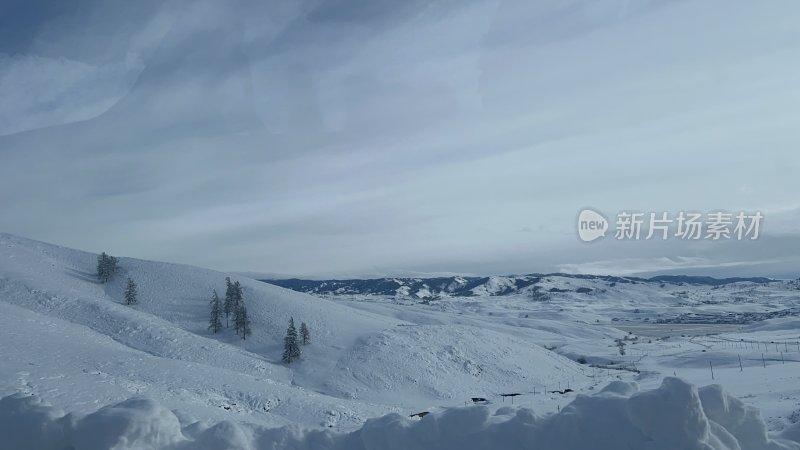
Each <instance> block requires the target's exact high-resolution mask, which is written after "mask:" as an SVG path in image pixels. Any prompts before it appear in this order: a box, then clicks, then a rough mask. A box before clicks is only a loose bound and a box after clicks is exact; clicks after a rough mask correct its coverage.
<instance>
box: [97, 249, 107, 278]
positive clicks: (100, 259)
mask: <svg viewBox="0 0 800 450" xmlns="http://www.w3.org/2000/svg"><path fill="white" fill-rule="evenodd" d="M107 260H108V255H106V252H103V253H100V254H99V255H97V279H98V280H100V282H101V283H105V282H106V281H107V279H106V261H107Z"/></svg>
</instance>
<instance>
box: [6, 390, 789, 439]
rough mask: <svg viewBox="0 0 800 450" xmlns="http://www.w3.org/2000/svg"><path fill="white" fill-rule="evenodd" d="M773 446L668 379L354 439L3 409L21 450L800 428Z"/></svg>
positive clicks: (731, 401)
mask: <svg viewBox="0 0 800 450" xmlns="http://www.w3.org/2000/svg"><path fill="white" fill-rule="evenodd" d="M783 435H784V437H785V438H786V439H771V438H770V437H769V436H768V435H767V434H766V432H765V427H764V422H763V421H762V420H761V416H760V414H759V412H758V410H756V409H755V408H752V407H748V406H746V405H744V404H743V403H742V402H741V401H740V400H738V399H736V398H735V397H732V396H730V395H729V394H727V393H726V392H725V391H723V390H722V389H721V388H720V387H719V386H718V385H711V386H706V387H703V388H700V389H698V388H696V387H695V386H693V385H691V384H689V383H686V382H685V381H683V380H681V379H679V378H666V379H664V382H663V384H662V385H661V386H660V387H659V388H657V389H653V390H646V391H639V390H638V387H637V385H636V384H635V383H626V382H613V383H611V384H609V385H608V386H606V387H605V388H604V389H603V390H602V391H601V392H599V393H597V394H594V395H591V396H583V395H582V396H579V397H577V398H576V399H575V400H574V401H573V402H572V403H570V404H569V405H567V406H566V407H564V408H563V410H562V411H560V412H559V413H557V414H550V415H546V416H538V415H537V414H536V413H535V412H534V411H532V410H530V409H526V408H513V407H506V408H502V409H500V410H497V411H496V412H495V413H494V414H493V415H492V413H491V411H490V410H489V408H487V407H485V406H472V407H465V408H452V409H448V410H446V411H444V412H441V413H434V414H429V415H426V416H424V417H422V418H421V419H420V420H414V419H409V418H407V417H404V416H401V415H398V414H390V415H386V416H384V417H381V418H378V419H372V420H369V421H367V422H366V423H365V424H364V426H363V427H361V428H360V429H358V430H355V431H353V432H350V433H334V432H330V431H308V430H302V429H297V428H294V427H285V428H278V429H270V428H265V427H258V426H251V425H240V424H235V423H232V422H220V423H216V424H214V423H200V422H195V423H189V424H187V423H184V422H182V421H181V420H180V418H179V417H178V416H176V415H175V414H174V413H173V412H172V411H170V410H169V409H166V408H164V407H163V406H161V405H160V404H158V403H157V402H155V401H153V400H147V399H139V398H137V399H130V400H126V401H124V402H121V403H118V404H116V405H110V406H107V407H104V408H102V409H100V410H98V411H96V412H93V413H91V414H89V415H86V416H76V415H71V414H70V415H64V413H63V412H62V411H60V410H58V409H56V408H52V407H50V406H47V405H46V404H43V403H42V402H41V400H40V399H39V398H37V397H34V396H22V395H15V396H9V397H5V398H3V399H0V440H2V442H4V443H5V445H10V446H11V447H12V448H14V449H16V450H29V449H30V450H62V449H64V448H79V449H81V450H106V449H110V448H114V449H145V448H147V449H152V450H157V449H170V450H183V449H186V450H188V449H192V450H215V449H222V448H226V449H240V450H251V449H252V450H256V449H277V448H281V449H295V450H303V449H308V450H401V449H417V448H435V449H441V450H448V449H454V450H455V449H459V450H470V449H475V450H479V449H481V450H483V449H490V448H493V449H494V448H497V449H500V448H502V449H505V450H516V449H520V450H522V449H538V450H586V449H590V448H591V449H597V450H611V449H615V450H616V449H625V448H631V449H651V450H676V449H681V450H694V449H696V450H701V449H702V450H743V449H746V450H797V449H800V442H798V441H793V440H789V438H791V437H793V436H794V437H797V436H798V435H800V425H798V426H795V427H794V428H791V429H789V430H787V431H786V432H784V433H783Z"/></svg>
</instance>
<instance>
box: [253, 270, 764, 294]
mask: <svg viewBox="0 0 800 450" xmlns="http://www.w3.org/2000/svg"><path fill="white" fill-rule="evenodd" d="M559 278H561V279H566V280H567V281H568V280H570V279H573V280H587V281H589V282H595V283H597V284H598V286H599V285H600V284H601V283H602V284H603V285H609V284H636V283H653V284H658V285H660V284H675V285H681V284H691V285H700V286H722V285H726V284H732V283H770V282H774V281H776V280H773V279H770V278H763V277H753V278H712V277H703V276H688V275H660V276H656V277H652V278H638V277H616V276H609V275H572V274H563V273H551V274H528V275H507V276H489V277H464V276H450V277H435V278H374V279H350V280H301V279H297V278H290V279H263V280H261V281H263V282H265V283H269V284H274V285H276V286H281V287H284V288H287V289H292V290H295V291H298V292H305V293H309V294H318V295H385V296H393V297H410V298H420V299H426V298H435V297H439V296H450V297H473V296H479V295H489V296H498V295H511V294H532V293H535V292H537V291H539V290H542V289H543V288H545V286H544V284H543V283H542V282H543V281H552V280H553V279H559ZM547 284H548V286H547V289H550V290H552V289H556V288H552V287H549V284H550V283H547ZM566 284H569V283H566ZM577 289H578V290H576V292H579V293H580V292H589V291H590V290H591V289H590V288H587V287H579V288H577Z"/></svg>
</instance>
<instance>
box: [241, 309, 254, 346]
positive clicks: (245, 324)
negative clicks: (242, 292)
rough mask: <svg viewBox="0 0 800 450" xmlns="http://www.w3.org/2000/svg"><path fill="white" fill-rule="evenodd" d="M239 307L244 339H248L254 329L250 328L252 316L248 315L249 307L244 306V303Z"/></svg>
mask: <svg viewBox="0 0 800 450" xmlns="http://www.w3.org/2000/svg"><path fill="white" fill-rule="evenodd" d="M239 309H240V310H241V312H240V315H241V326H240V329H241V332H242V339H247V336H250V335H251V334H253V331H252V330H250V318H249V317H247V308H246V307H245V306H244V303H242V304H241V305H239Z"/></svg>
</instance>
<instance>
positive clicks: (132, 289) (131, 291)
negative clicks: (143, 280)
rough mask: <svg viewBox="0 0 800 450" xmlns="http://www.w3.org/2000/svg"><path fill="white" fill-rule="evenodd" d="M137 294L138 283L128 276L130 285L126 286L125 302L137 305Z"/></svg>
mask: <svg viewBox="0 0 800 450" xmlns="http://www.w3.org/2000/svg"><path fill="white" fill-rule="evenodd" d="M136 295H137V289H136V283H134V282H133V279H132V278H131V277H128V285H127V286H126V287H125V304H126V305H135V304H136V303H137V302H138V299H137V298H136Z"/></svg>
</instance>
